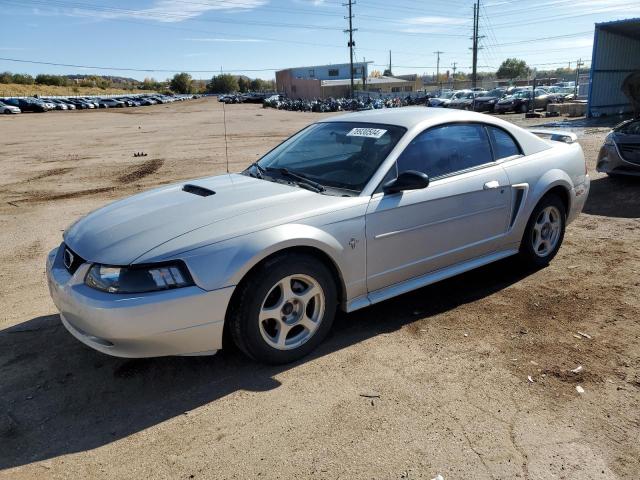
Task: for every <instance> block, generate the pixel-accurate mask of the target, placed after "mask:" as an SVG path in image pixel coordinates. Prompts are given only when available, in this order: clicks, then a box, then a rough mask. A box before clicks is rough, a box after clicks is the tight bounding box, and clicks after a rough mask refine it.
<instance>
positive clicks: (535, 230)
mask: <svg viewBox="0 0 640 480" xmlns="http://www.w3.org/2000/svg"><path fill="white" fill-rule="evenodd" d="M566 221H567V212H566V209H565V206H564V203H562V200H561V199H560V197H558V196H557V195H555V194H549V195H546V196H545V197H543V198H542V200H540V203H538V205H536V208H535V209H534V210H533V213H532V214H531V217H530V218H529V223H527V228H526V229H525V231H524V236H523V237H522V242H521V243H520V257H521V258H522V259H523V260H524V261H525V263H526V264H528V265H530V266H533V267H538V268H540V267H544V266H546V265H548V264H549V262H550V261H551V260H552V259H553V257H555V256H556V254H557V253H558V250H559V249H560V245H562V240H563V239H564V231H565V227H566Z"/></svg>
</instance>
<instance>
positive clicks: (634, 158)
mask: <svg viewBox="0 0 640 480" xmlns="http://www.w3.org/2000/svg"><path fill="white" fill-rule="evenodd" d="M618 150H619V151H620V156H621V157H622V159H623V160H624V161H625V162H629V163H635V164H636V165H640V144H637V143H619V144H618Z"/></svg>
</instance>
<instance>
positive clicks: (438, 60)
mask: <svg viewBox="0 0 640 480" xmlns="http://www.w3.org/2000/svg"><path fill="white" fill-rule="evenodd" d="M433 53H435V54H436V55H437V58H438V59H437V60H436V82H439V81H440V54H441V53H444V52H441V51H440V50H438V51H437V52H433Z"/></svg>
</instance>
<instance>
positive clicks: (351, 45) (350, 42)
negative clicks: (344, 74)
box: [342, 0, 358, 98]
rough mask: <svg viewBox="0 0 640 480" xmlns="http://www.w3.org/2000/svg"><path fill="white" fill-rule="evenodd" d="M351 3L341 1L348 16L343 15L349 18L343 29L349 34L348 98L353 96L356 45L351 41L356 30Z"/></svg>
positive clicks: (352, 3) (350, 1)
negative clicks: (346, 25) (346, 28)
mask: <svg viewBox="0 0 640 480" xmlns="http://www.w3.org/2000/svg"><path fill="white" fill-rule="evenodd" d="M353 5H355V2H354V1H352V0H349V3H343V4H342V6H343V7H349V16H348V17H344V18H346V19H348V20H349V29H348V30H345V31H344V32H345V33H348V34H349V43H348V44H347V45H348V47H349V66H350V67H351V75H350V77H351V95H350V98H353V47H355V46H356V42H354V41H353V32H355V31H357V30H358V29H357V28H355V29H354V28H353V13H352V11H351V8H352V7H353Z"/></svg>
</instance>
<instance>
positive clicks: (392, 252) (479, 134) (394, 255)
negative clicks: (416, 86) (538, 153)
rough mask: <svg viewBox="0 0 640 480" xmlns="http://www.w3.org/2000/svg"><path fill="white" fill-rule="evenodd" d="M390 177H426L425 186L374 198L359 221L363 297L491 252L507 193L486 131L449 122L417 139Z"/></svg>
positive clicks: (503, 226) (503, 224) (504, 219)
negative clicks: (362, 227) (363, 242)
mask: <svg viewBox="0 0 640 480" xmlns="http://www.w3.org/2000/svg"><path fill="white" fill-rule="evenodd" d="M395 168H396V170H397V172H390V174H391V175H390V176H391V178H393V177H394V176H395V175H397V174H399V173H401V172H403V171H406V170H417V171H420V172H424V173H426V174H427V175H428V176H429V178H430V179H431V180H430V184H429V186H428V187H426V188H424V189H421V190H413V191H405V192H400V193H395V194H384V193H382V192H379V193H375V194H374V195H373V196H372V199H371V201H370V203H369V207H368V209H367V214H366V236H367V288H368V290H369V291H370V292H372V291H375V290H379V289H381V288H384V287H386V286H389V285H393V284H395V283H398V282H402V281H404V280H407V279H410V278H413V277H417V276H420V275H423V274H426V273H429V272H433V271H436V270H439V269H442V268H444V267H447V266H450V265H454V264H456V263H460V262H463V261H465V260H468V259H471V258H475V257H479V256H482V255H485V254H488V253H490V252H493V251H496V250H497V249H499V248H500V246H501V241H503V238H504V234H505V233H506V231H507V229H508V223H509V216H510V215H509V213H510V206H511V194H510V187H509V181H508V177H507V174H506V172H505V171H504V169H503V168H502V166H501V165H500V163H499V162H496V161H494V158H493V153H492V149H491V144H490V140H489V136H488V133H487V129H486V128H485V127H484V126H483V125H482V124H480V123H467V124H465V123H455V124H446V125H442V126H437V127H433V128H431V129H428V130H426V131H424V132H422V133H420V134H418V135H417V136H416V137H415V138H414V139H413V141H412V142H411V143H410V144H409V145H408V146H407V148H406V149H405V150H404V151H403V153H402V154H401V155H400V156H399V157H398V160H397V162H396V164H395Z"/></svg>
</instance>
